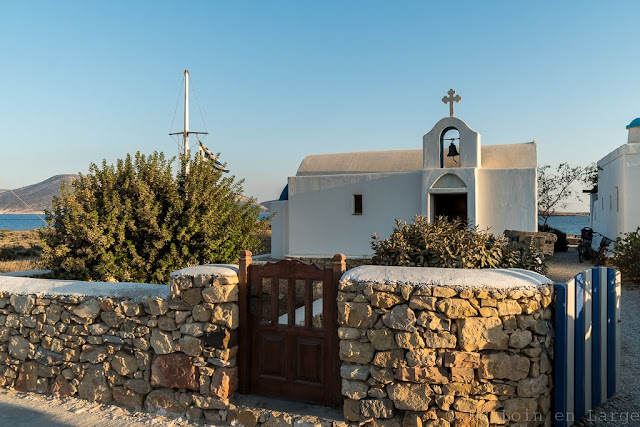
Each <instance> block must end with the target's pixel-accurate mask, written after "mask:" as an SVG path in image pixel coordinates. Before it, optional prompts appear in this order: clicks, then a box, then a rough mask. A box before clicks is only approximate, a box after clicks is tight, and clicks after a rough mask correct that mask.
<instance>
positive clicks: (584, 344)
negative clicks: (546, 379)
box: [553, 267, 620, 427]
mask: <svg viewBox="0 0 640 427" xmlns="http://www.w3.org/2000/svg"><path fill="white" fill-rule="evenodd" d="M555 319H556V320H555V330H556V340H555V361H554V364H555V365H554V417H553V419H554V426H556V427H560V426H562V427H566V426H571V425H572V424H573V423H574V422H576V421H578V420H580V419H581V418H582V417H584V416H585V415H587V414H588V413H589V411H590V410H593V409H596V408H597V407H598V406H600V405H601V404H602V403H604V402H605V401H606V400H607V399H609V398H610V397H611V396H613V395H614V394H615V393H616V392H618V388H619V385H620V273H619V272H618V271H616V270H614V269H612V268H605V267H595V268H591V269H589V270H585V271H583V272H582V273H579V274H577V275H576V276H575V277H574V278H573V279H571V280H569V281H568V282H567V283H558V284H557V286H556V312H555Z"/></svg>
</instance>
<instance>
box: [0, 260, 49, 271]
mask: <svg viewBox="0 0 640 427" xmlns="http://www.w3.org/2000/svg"><path fill="white" fill-rule="evenodd" d="M43 268H44V267H43V265H42V261H41V260H40V259H19V260H12V261H0V273H11V272H14V271H26V270H42V269H43Z"/></svg>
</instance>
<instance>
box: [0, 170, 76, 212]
mask: <svg viewBox="0 0 640 427" xmlns="http://www.w3.org/2000/svg"><path fill="white" fill-rule="evenodd" d="M77 176H78V175H56V176H52V177H51V178H49V179H46V180H44V181H42V182H39V183H37V184H33V185H28V186H26V187H22V188H18V189H16V190H13V192H14V193H16V194H17V195H18V196H19V197H20V198H21V199H22V200H24V201H25V202H26V203H27V204H28V205H29V206H30V207H31V209H33V210H34V211H36V212H42V211H44V210H45V209H49V210H50V209H51V199H52V198H53V196H57V195H59V194H60V184H61V183H62V182H71V180H73V179H74V178H76V177H77ZM2 213H4V214H7V213H33V212H32V211H30V210H29V209H28V208H27V207H26V206H25V205H24V203H22V202H21V201H20V200H18V199H17V198H16V196H14V195H13V193H12V192H11V191H8V190H0V214H2Z"/></svg>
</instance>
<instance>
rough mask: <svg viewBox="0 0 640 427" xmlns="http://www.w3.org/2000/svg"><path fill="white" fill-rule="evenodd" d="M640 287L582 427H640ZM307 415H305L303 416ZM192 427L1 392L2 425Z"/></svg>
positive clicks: (625, 299) (552, 267) (570, 258)
mask: <svg viewBox="0 0 640 427" xmlns="http://www.w3.org/2000/svg"><path fill="white" fill-rule="evenodd" d="M548 265H549V273H548V274H547V276H548V277H549V278H551V279H553V280H555V281H558V282H561V281H566V280H568V279H570V278H571V277H573V276H574V275H575V274H576V273H578V272H580V271H582V270H585V269H587V268H589V267H590V266H591V264H588V263H583V264H580V263H578V254H577V252H576V250H575V248H569V251H568V252H564V253H558V254H556V255H555V256H554V257H553V259H551V260H549V262H548ZM638 307H640V286H639V285H634V284H628V283H625V284H623V288H622V308H621V310H622V313H621V316H622V357H621V364H622V366H621V369H622V379H621V382H622V383H621V392H620V393H619V394H618V395H616V396H614V398H612V399H611V400H609V401H608V402H606V403H605V404H604V405H602V406H601V407H600V408H599V410H598V411H596V412H594V413H592V414H590V416H589V417H588V418H586V419H584V420H583V421H581V422H580V423H579V425H581V426H606V427H609V426H611V427H613V426H621V425H629V426H640V363H638V362H637V360H636V359H637V358H638V355H640V339H638V337H640V316H638V315H637V308H638ZM300 412H304V411H300ZM40 425H47V426H51V427H58V426H65V427H66V426H78V427H81V426H82V427H84V426H97V427H102V426H104V427H106V426H119V427H122V426H127V427H129V426H130V427H139V426H140V427H142V426H150V425H161V426H172V427H173V426H175V427H178V426H194V425H198V423H194V422H189V421H188V420H186V419H185V418H178V419H171V418H168V417H164V416H161V415H154V414H148V413H145V412H133V411H129V410H127V409H123V408H120V407H118V406H113V405H100V404H95V403H90V402H86V401H84V400H80V399H77V398H55V397H51V396H40V395H37V394H31V393H19V392H15V391H13V390H0V426H12V427H22V426H25V427H27V426H28V427H32V426H40Z"/></svg>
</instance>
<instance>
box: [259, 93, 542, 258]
mask: <svg viewBox="0 0 640 427" xmlns="http://www.w3.org/2000/svg"><path fill="white" fill-rule="evenodd" d="M453 93H454V92H453V91H450V92H449V95H450V98H453V100H454V101H458V100H459V99H460V98H459V97H457V96H456V97H457V99H456V97H453ZM447 99H448V98H447V97H445V98H444V99H443V102H447V101H446V100H447ZM449 102H450V101H449ZM452 105H453V104H452ZM452 148H455V152H453V151H451V149H452ZM456 153H459V155H457V156H450V155H449V154H456ZM536 168H537V143H536V142H535V141H533V142H528V143H521V144H509V145H487V146H482V145H481V143H480V134H478V133H477V132H475V131H474V130H473V129H471V128H470V127H469V126H468V125H467V124H466V123H465V122H463V121H462V120H460V119H458V118H456V117H453V108H451V110H450V117H446V118H443V119H442V120H440V121H439V122H438V123H436V125H435V126H434V127H433V129H431V131H429V133H427V134H426V135H424V137H423V140H422V148H418V149H415V150H393V151H368V152H358V153H340V154H318V155H311V156H307V157H306V158H305V159H304V160H303V161H302V163H301V164H300V167H299V168H298V171H297V173H296V176H292V177H289V179H288V184H287V187H285V189H284V190H283V194H282V195H281V197H280V200H278V201H273V202H271V210H272V212H276V215H275V216H274V218H273V219H272V223H271V226H272V232H271V233H272V237H271V251H272V252H271V256H272V257H273V258H284V257H287V256H291V257H310V258H316V257H319V258H321V257H331V256H333V254H335V253H338V252H341V253H344V254H346V255H347V256H350V257H366V256H371V255H372V253H373V251H372V249H371V244H370V243H371V235H372V234H373V233H376V234H377V235H378V236H379V237H380V238H384V237H388V236H389V235H390V234H391V231H392V229H393V227H394V225H395V220H396V219H398V220H404V221H411V220H412V219H413V217H414V216H416V215H419V214H420V215H424V216H426V217H427V218H429V219H430V220H433V219H434V218H435V217H436V216H440V215H443V216H447V217H449V218H454V217H460V218H463V219H467V220H469V221H470V222H472V223H474V224H477V225H478V226H480V227H481V228H490V231H491V232H493V233H494V234H501V233H503V232H504V230H507V229H511V230H521V231H537V229H538V220H537V219H538V210H537V181H536Z"/></svg>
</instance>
